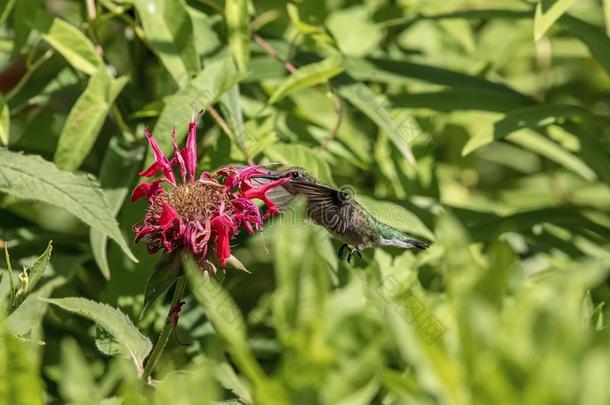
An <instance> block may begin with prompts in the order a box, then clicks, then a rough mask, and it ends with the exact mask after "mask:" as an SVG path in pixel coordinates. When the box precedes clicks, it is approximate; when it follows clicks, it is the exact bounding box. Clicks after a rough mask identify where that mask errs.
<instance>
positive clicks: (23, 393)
mask: <svg viewBox="0 0 610 405" xmlns="http://www.w3.org/2000/svg"><path fill="white" fill-rule="evenodd" d="M28 346H30V344H28V343H26V342H24V341H23V340H21V339H19V338H17V337H15V336H13V335H10V334H8V333H4V331H3V330H0V404H1V405H37V404H40V405H42V404H43V403H44V400H43V389H42V383H41V382H42V379H41V378H40V377H39V374H38V366H37V364H36V360H35V356H33V353H32V351H31V350H30V349H31V347H28Z"/></svg>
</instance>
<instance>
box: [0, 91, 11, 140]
mask: <svg viewBox="0 0 610 405" xmlns="http://www.w3.org/2000/svg"><path fill="white" fill-rule="evenodd" d="M10 129H11V112H10V110H9V107H8V104H6V101H5V100H4V97H2V95H1V94H0V145H8V141H9V139H10V133H9V132H10Z"/></svg>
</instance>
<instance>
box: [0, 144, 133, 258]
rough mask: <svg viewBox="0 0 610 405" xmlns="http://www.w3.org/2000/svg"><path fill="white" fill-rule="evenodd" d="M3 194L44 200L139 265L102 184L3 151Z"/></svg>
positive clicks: (0, 157) (0, 183)
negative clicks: (95, 231) (99, 234)
mask: <svg viewBox="0 0 610 405" xmlns="http://www.w3.org/2000/svg"><path fill="white" fill-rule="evenodd" d="M0 162H2V165H1V166H0V192H4V193H8V194H11V195H14V196H16V197H19V198H22V199H25V200H36V201H42V202H45V203H48V204H51V205H55V206H57V207H61V208H63V209H65V210H66V211H68V212H70V213H71V214H73V215H74V216H76V217H77V218H79V219H80V220H81V221H83V222H85V223H86V224H87V225H89V226H91V227H92V228H95V229H98V230H99V231H100V232H103V233H104V234H106V235H108V236H109V237H110V238H111V239H113V240H114V241H115V242H116V243H117V244H118V245H119V246H120V247H121V249H123V251H124V252H125V254H127V256H128V257H129V258H130V259H131V260H133V261H135V262H137V259H136V258H135V256H134V255H133V253H131V250H130V249H129V246H128V245H127V242H126V241H125V239H124V238H123V235H122V234H121V231H120V229H119V227H118V224H117V223H116V221H115V220H114V216H113V215H112V210H111V209H110V207H109V206H108V202H107V201H106V198H105V197H104V193H103V192H102V190H101V189H100V187H99V185H98V184H97V183H96V182H95V181H93V180H91V179H90V178H88V177H86V176H82V175H75V174H73V173H69V172H65V171H61V170H59V169H58V168H57V166H55V165H54V164H52V163H50V162H47V161H46V160H44V159H42V158H41V157H39V156H32V155H24V154H21V153H16V152H11V151H8V150H6V149H4V148H0Z"/></svg>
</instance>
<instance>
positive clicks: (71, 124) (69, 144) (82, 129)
mask: <svg viewBox="0 0 610 405" xmlns="http://www.w3.org/2000/svg"><path fill="white" fill-rule="evenodd" d="M128 80H129V79H128V78H127V77H119V78H117V79H113V78H111V77H110V76H109V75H108V72H106V68H105V67H101V68H100V69H99V70H98V71H97V72H96V73H95V74H94V75H92V76H91V78H90V79H89V84H88V85H87V88H86V89H85V91H84V92H83V94H81V96H80V97H79V98H78V100H76V103H75V104H74V106H73V107H72V109H71V110H70V114H68V118H67V119H66V123H65V125H64V128H63V130H62V132H61V135H60V137H59V143H58V145H57V150H56V151H55V157H54V159H53V160H54V161H55V163H56V164H57V167H59V168H60V169H63V170H69V171H73V170H76V169H78V168H79V167H80V165H81V164H82V163H83V161H84V160H85V158H86V157H87V155H88V154H89V152H90V151H91V148H92V147H93V144H94V143H95V140H96V139H97V136H98V134H99V132H100V130H101V128H102V125H103V124H104V120H105V119H106V115H108V111H109V110H110V107H111V106H112V103H114V100H115V98H116V97H117V96H118V95H119V93H120V92H121V90H123V87H124V86H125V84H126V83H127V81H128Z"/></svg>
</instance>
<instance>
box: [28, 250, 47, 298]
mask: <svg viewBox="0 0 610 405" xmlns="http://www.w3.org/2000/svg"><path fill="white" fill-rule="evenodd" d="M52 251H53V241H49V244H48V245H47V248H46V249H45V251H44V252H43V253H42V254H41V255H40V256H39V257H38V259H36V261H35V262H34V264H32V266H31V267H30V268H29V269H28V276H29V278H30V281H29V286H28V291H32V290H34V288H35V287H36V285H37V284H38V282H39V281H40V279H41V278H42V274H43V273H44V271H45V270H46V269H47V266H48V265H49V260H50V259H51V252H52Z"/></svg>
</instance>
